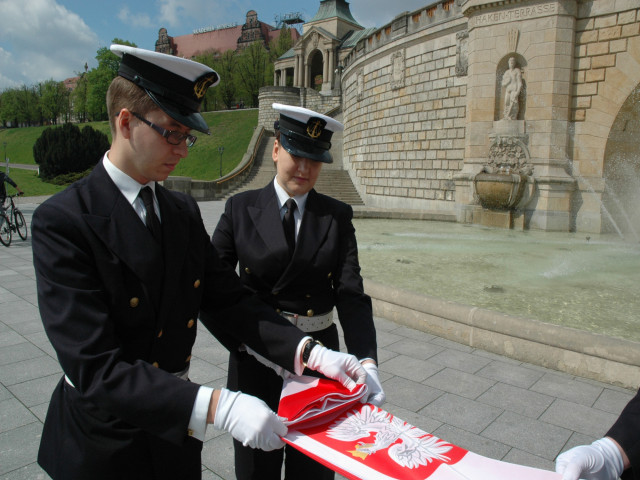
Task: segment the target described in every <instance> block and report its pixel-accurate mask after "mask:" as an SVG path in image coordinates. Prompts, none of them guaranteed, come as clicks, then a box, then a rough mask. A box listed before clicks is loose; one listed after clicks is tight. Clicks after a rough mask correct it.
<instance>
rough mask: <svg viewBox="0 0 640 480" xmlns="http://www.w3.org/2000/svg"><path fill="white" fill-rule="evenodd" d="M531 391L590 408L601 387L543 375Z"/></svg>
mask: <svg viewBox="0 0 640 480" xmlns="http://www.w3.org/2000/svg"><path fill="white" fill-rule="evenodd" d="M531 390H533V391H535V392H540V393H544V394H546V395H552V396H554V397H558V398H562V399H564V400H567V401H569V402H574V403H579V404H580V405H586V406H588V407H590V406H592V405H593V404H594V403H595V402H596V400H597V399H598V397H599V396H600V394H601V393H602V390H603V388H602V385H594V384H591V383H587V382H584V381H581V380H576V379H568V378H567V376H564V375H556V374H545V375H543V376H542V377H541V378H540V379H539V380H538V381H537V382H536V383H535V384H534V385H533V386H532V387H531Z"/></svg>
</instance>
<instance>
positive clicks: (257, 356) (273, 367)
mask: <svg viewBox="0 0 640 480" xmlns="http://www.w3.org/2000/svg"><path fill="white" fill-rule="evenodd" d="M244 348H245V349H246V350H247V353H248V354H249V355H251V356H252V357H254V358H255V359H256V360H258V361H259V362H260V363H261V364H263V365H265V366H266V367H269V368H270V369H271V370H273V371H274V372H276V373H277V374H278V376H280V377H282V378H283V379H285V380H286V379H287V378H290V377H293V376H294V375H293V373H291V372H290V371H289V370H286V369H284V368H282V367H281V366H280V365H276V364H275V363H273V362H272V361H271V360H267V359H266V358H264V357H263V356H262V355H260V354H259V353H258V352H256V351H255V350H254V349H252V348H251V347H248V346H246V345H245V346H244Z"/></svg>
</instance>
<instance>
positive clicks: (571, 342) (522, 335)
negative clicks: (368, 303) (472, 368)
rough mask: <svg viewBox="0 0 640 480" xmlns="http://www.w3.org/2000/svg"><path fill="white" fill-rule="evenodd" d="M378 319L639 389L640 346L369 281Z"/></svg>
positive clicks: (475, 346)
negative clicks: (381, 318)
mask: <svg viewBox="0 0 640 480" xmlns="http://www.w3.org/2000/svg"><path fill="white" fill-rule="evenodd" d="M364 287H365V291H366V293H367V294H368V295H369V296H371V299H372V302H373V310H374V315H376V316H380V317H383V318H386V319H388V320H391V321H393V322H395V323H398V324H401V325H406V326H408V327H411V328H415V329H417V330H420V331H423V332H428V333H431V334H434V335H438V336H440V337H443V338H446V339H449V340H452V341H455V342H458V343H461V344H464V345H468V346H470V347H473V348H480V349H482V350H485V351H488V352H493V353H496V354H498V355H503V356H507V357H510V358H513V359H516V360H519V361H522V362H527V363H531V364H534V365H540V366H542V367H545V368H551V369H554V370H558V371H561V372H565V373H569V374H571V375H576V376H579V377H584V378H590V379H592V380H597V381H601V382H605V383H609V384H611V385H617V386H621V387H624V388H630V389H637V388H638V386H639V385H640V368H638V367H640V343H638V342H633V341H629V340H624V339H619V338H612V337H607V336H605V335H599V334H594V333H590V332H586V331H582V330H577V329H573V328H569V327H563V326H558V325H552V324H549V323H545V322H541V321H539V320H533V319H527V318H524V317H517V316H511V315H506V314H502V313H498V312H494V311H491V310H487V309H482V308H478V307H471V306H467V305H462V304H458V303H455V302H450V301H446V300H442V299H438V298H435V297H429V296H426V295H418V294H415V293H412V292H407V291H403V290H399V289H396V288H393V287H389V286H386V285H382V284H380V283H377V282H373V281H371V280H365V282H364Z"/></svg>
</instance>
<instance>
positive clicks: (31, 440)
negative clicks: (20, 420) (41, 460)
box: [0, 422, 42, 475]
mask: <svg viewBox="0 0 640 480" xmlns="http://www.w3.org/2000/svg"><path fill="white" fill-rule="evenodd" d="M41 434H42V424H41V423H39V422H34V423H30V424H28V425H25V426H23V427H19V428H14V429H12V430H9V431H7V432H2V433H0V475H4V474H5V473H8V472H13V471H14V470H17V469H19V468H22V467H25V466H27V465H30V464H32V463H33V462H34V460H35V458H36V456H37V453H38V447H39V445H40V435H41Z"/></svg>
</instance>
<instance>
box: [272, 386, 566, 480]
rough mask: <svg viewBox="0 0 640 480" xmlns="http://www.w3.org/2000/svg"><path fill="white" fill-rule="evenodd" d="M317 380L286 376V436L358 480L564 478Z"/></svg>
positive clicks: (283, 401) (281, 412)
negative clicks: (480, 450) (449, 438)
mask: <svg viewBox="0 0 640 480" xmlns="http://www.w3.org/2000/svg"><path fill="white" fill-rule="evenodd" d="M365 394H366V386H365V385H358V387H357V388H356V389H355V390H354V391H353V392H349V390H347V389H346V388H345V387H344V386H342V385H341V384H340V383H338V382H334V381H332V380H326V379H318V378H313V377H305V376H302V377H293V378H290V379H287V380H285V382H284V386H283V389H282V397H281V399H280V406H279V408H278V415H279V416H281V417H284V418H286V419H287V420H286V421H285V423H286V424H287V425H288V427H289V433H288V434H287V435H286V436H285V437H284V441H285V442H286V443H288V444H290V445H292V446H293V447H294V448H296V449H298V450H300V451H302V452H303V453H305V454H306V455H308V456H309V457H312V458H314V459H315V460H317V461H319V462H320V463H322V464H324V465H326V466H327V467H329V468H331V469H332V470H334V471H336V472H338V473H340V474H341V475H343V476H344V477H347V478H350V479H354V480H414V479H415V480H424V479H427V478H428V479H433V480H514V479H517V480H560V479H561V478H562V476H561V475H559V474H557V473H554V472H550V471H546V470H539V469H535V468H531V467H525V466H522V465H515V464H512V463H506V462H501V461H499V460H493V459H491V458H487V457H483V456H481V455H477V454H475V453H473V452H469V451H468V450H465V449H463V448H460V447H458V446H456V445H453V444H451V443H448V442H446V441H444V440H441V439H440V438H438V437H435V436H433V435H431V434H429V433H427V432H425V431H423V430H421V429H420V428H417V427H414V426H413V425H410V424H408V423H407V422H405V421H403V420H401V419H399V418H397V417H395V416H394V415H392V414H390V413H389V412H387V411H385V410H382V409H381V408H379V407H376V406H374V405H371V404H367V403H360V399H361V398H362V397H363V396H364V395H365Z"/></svg>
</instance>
